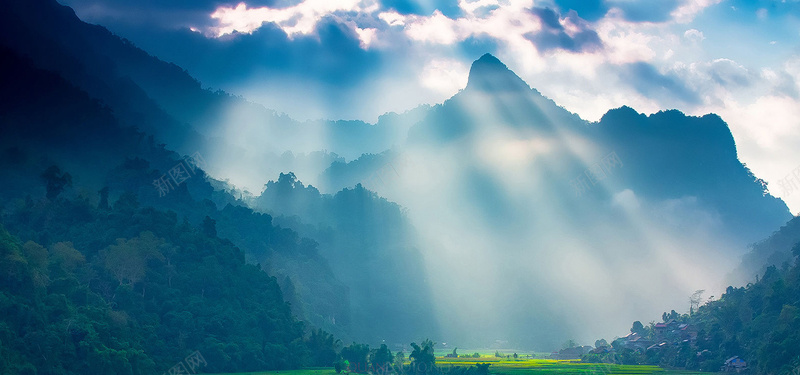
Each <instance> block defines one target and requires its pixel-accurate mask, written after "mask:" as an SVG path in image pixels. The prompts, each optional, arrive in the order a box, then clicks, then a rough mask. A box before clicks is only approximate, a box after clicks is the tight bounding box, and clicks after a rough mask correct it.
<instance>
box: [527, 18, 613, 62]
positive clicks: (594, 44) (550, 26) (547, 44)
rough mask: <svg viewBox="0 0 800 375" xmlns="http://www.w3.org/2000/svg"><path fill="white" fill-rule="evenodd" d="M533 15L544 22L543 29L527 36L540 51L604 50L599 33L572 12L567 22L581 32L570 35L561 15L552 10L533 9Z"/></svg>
mask: <svg viewBox="0 0 800 375" xmlns="http://www.w3.org/2000/svg"><path fill="white" fill-rule="evenodd" d="M531 13H533V14H534V15H536V16H537V17H538V18H539V20H541V21H542V29H541V30H539V31H537V32H531V33H527V34H525V38H526V39H528V40H529V41H531V43H533V44H534V45H535V46H536V48H537V49H538V50H539V51H549V50H553V49H563V50H567V51H572V52H584V51H594V50H597V49H599V48H602V45H603V44H602V42H601V41H600V37H599V36H598V35H597V32H595V31H594V30H592V29H591V28H590V26H589V24H588V22H586V21H585V20H583V19H581V18H580V17H579V16H578V14H577V13H576V12H575V11H574V10H572V11H570V12H569V13H568V14H567V17H566V18H567V20H568V21H569V22H571V23H573V24H575V25H576V26H578V27H579V28H580V31H579V32H577V33H575V34H573V35H569V34H567V33H566V31H565V30H564V26H563V25H561V21H560V18H561V17H560V15H559V14H558V13H556V12H555V11H554V10H552V9H550V8H533V9H532V10H531Z"/></svg>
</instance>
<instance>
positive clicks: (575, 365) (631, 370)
mask: <svg viewBox="0 0 800 375" xmlns="http://www.w3.org/2000/svg"><path fill="white" fill-rule="evenodd" d="M476 363H491V364H492V365H491V367H489V371H490V372H491V373H492V374H493V375H538V374H559V375H589V374H597V375H617V374H618V375H651V374H655V375H703V374H705V375H708V374H709V373H701V372H692V371H674V370H665V369H662V368H660V367H658V366H645V365H641V366H640V365H614V364H605V363H583V362H581V361H579V360H554V359H519V360H513V359H502V358H496V357H494V356H491V357H490V356H488V355H487V356H484V357H482V358H437V359H436V365H437V366H439V367H450V366H472V365H474V364H476ZM216 375H336V371H334V370H333V369H332V368H310V369H302V370H286V371H267V372H249V373H236V374H216Z"/></svg>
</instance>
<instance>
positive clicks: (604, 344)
mask: <svg viewBox="0 0 800 375" xmlns="http://www.w3.org/2000/svg"><path fill="white" fill-rule="evenodd" d="M607 346H608V341H606V339H600V340H597V341H595V342H594V347H595V348H603V347H607Z"/></svg>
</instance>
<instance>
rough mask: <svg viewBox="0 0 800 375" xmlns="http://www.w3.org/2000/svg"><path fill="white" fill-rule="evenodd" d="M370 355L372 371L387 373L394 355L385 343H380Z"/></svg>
mask: <svg viewBox="0 0 800 375" xmlns="http://www.w3.org/2000/svg"><path fill="white" fill-rule="evenodd" d="M370 357H371V358H370V362H372V371H373V372H375V373H376V374H387V373H388V372H389V366H390V365H391V364H392V361H393V360H394V357H393V356H392V351H391V350H389V348H388V347H387V346H386V344H381V347H380V348H379V349H375V350H373V351H372V354H371V356H370Z"/></svg>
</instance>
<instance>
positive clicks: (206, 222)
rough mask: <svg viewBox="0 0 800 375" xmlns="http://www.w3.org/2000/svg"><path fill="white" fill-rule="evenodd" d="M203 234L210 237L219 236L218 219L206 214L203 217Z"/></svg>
mask: <svg viewBox="0 0 800 375" xmlns="http://www.w3.org/2000/svg"><path fill="white" fill-rule="evenodd" d="M203 234H205V235H206V236H209V237H216V236H217V221H216V220H214V219H212V218H211V217H208V216H206V217H205V218H204V219H203Z"/></svg>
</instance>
